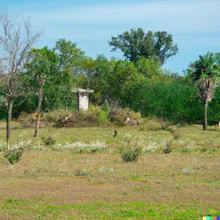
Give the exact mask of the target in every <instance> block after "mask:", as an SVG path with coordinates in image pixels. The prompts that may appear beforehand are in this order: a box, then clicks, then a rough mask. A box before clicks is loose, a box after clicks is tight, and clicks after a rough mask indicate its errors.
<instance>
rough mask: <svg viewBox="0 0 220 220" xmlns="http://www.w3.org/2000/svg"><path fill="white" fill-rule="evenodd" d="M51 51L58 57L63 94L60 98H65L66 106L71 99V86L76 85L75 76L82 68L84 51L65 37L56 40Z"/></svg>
mask: <svg viewBox="0 0 220 220" xmlns="http://www.w3.org/2000/svg"><path fill="white" fill-rule="evenodd" d="M53 51H54V52H55V53H57V55H58V59H59V64H58V70H59V71H60V74H61V75H60V77H61V81H62V84H61V85H60V87H59V89H60V91H61V92H62V94H63V96H62V97H61V99H62V100H65V107H66V108H67V107H68V106H69V105H70V101H71V99H72V95H71V93H70V91H71V89H72V87H73V86H75V85H76V83H77V77H78V75H79V74H81V73H82V70H83V68H82V62H83V60H84V57H85V53H84V52H83V51H82V50H81V49H79V48H77V45H76V43H72V42H71V41H67V40H65V39H60V40H58V41H57V42H56V46H55V47H54V48H53ZM81 76H82V75H81ZM78 79H79V78H78Z"/></svg>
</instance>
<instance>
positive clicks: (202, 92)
mask: <svg viewBox="0 0 220 220" xmlns="http://www.w3.org/2000/svg"><path fill="white" fill-rule="evenodd" d="M190 68H191V70H190V71H191V73H192V79H193V81H194V82H195V81H199V83H198V87H199V96H200V99H201V102H202V105H203V130H207V125H208V120H207V107H208V102H211V101H212V99H213V96H214V88H215V82H217V81H218V80H219V77H220V56H219V53H218V54H213V53H207V54H205V55H204V56H199V60H197V61H195V62H194V63H192V64H191V65H190Z"/></svg>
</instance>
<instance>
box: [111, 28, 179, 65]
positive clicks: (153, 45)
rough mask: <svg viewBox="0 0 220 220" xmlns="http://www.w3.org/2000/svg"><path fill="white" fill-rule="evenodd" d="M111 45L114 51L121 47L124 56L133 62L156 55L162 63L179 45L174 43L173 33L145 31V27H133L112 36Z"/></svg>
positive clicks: (174, 52) (173, 53)
mask: <svg viewBox="0 0 220 220" xmlns="http://www.w3.org/2000/svg"><path fill="white" fill-rule="evenodd" d="M109 45H110V46H112V47H113V49H112V51H115V50H117V49H120V50H121V51H122V52H123V53H124V56H125V57H126V58H127V59H128V60H129V61H131V62H137V61H138V59H139V58H140V57H141V56H143V57H145V58H150V57H155V59H156V60H158V61H160V63H161V64H164V62H165V61H166V60H167V59H168V58H169V57H171V56H173V55H175V54H176V53H177V51H178V47H177V45H175V44H174V43H173V39H172V35H170V34H168V33H167V32H165V31H162V32H160V31H159V32H155V33H153V32H152V31H149V32H147V33H146V34H145V33H144V31H143V29H141V28H138V29H137V30H135V29H131V30H130V32H128V31H126V32H124V33H122V34H120V35H118V36H117V37H112V40H111V41H110V42H109Z"/></svg>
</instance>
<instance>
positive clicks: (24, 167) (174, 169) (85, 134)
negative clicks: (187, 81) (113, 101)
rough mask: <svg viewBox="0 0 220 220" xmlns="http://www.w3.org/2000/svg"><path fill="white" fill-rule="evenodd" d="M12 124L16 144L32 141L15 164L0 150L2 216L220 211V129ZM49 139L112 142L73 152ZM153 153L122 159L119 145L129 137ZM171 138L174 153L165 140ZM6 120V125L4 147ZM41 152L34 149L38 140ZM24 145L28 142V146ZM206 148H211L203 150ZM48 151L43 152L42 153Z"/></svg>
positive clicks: (159, 215)
mask: <svg viewBox="0 0 220 220" xmlns="http://www.w3.org/2000/svg"><path fill="white" fill-rule="evenodd" d="M115 129H118V136H117V137H116V138H113V134H114V130H115ZM32 136H33V129H23V128H20V127H19V124H17V123H15V122H13V130H12V145H14V144H16V142H22V143H24V145H25V143H27V142H28V141H29V140H32V142H31V144H30V145H31V146H30V149H29V150H25V152H24V154H23V155H22V157H21V160H20V161H19V162H18V163H16V164H15V165H11V166H9V165H8V163H7V160H6V159H5V158H4V157H3V152H0V219H168V220H169V219H183V220H185V219H202V216H206V215H209V214H210V215H220V213H219V211H220V210H219V204H220V199H219V198H220V188H219V187H220V182H219V179H220V154H219V153H220V152H219V143H220V135H219V130H216V131H210V130H208V131H206V132H204V131H202V127H197V126H187V127H181V128H178V135H175V138H174V137H173V135H172V132H168V131H164V130H155V131H149V130H145V129H140V127H138V126H137V127H122V128H115V127H106V128H61V129H55V128H52V127H45V128H41V129H40V131H39V138H37V139H34V138H33V137H32ZM45 136H46V137H47V136H51V137H52V138H54V139H55V141H56V144H60V145H61V148H62V146H63V145H65V143H66V142H69V143H74V142H82V143H93V142H96V141H99V142H103V143H106V144H107V145H108V149H109V151H96V152H94V153H88V152H87V153H86V152H82V153H73V152H70V151H65V152H62V150H61V151H58V150H56V151H55V150H54V149H53V147H50V146H44V144H43V141H42V137H45ZM132 136H134V138H133V139H132V141H134V143H137V144H138V145H140V146H142V147H145V146H148V145H149V146H151V147H154V145H155V144H156V146H157V147H158V149H159V150H157V151H156V152H154V151H152V152H150V151H147V152H146V153H145V154H142V155H141V157H140V158H139V159H138V161H137V162H133V163H124V162H123V161H122V158H121V155H120V154H119V152H120V151H119V149H120V148H121V147H122V146H124V145H125V144H126V141H125V140H126V139H127V138H128V137H132ZM169 139H171V148H172V152H171V153H170V154H164V153H163V152H162V145H163V143H164V141H165V140H169ZM4 142H5V123H0V147H1V144H4ZM35 144H36V145H38V144H39V145H40V146H41V148H42V150H41V151H37V150H33V147H34V145H35ZM24 147H25V146H24ZM204 149H205V150H204ZM43 150H45V151H43Z"/></svg>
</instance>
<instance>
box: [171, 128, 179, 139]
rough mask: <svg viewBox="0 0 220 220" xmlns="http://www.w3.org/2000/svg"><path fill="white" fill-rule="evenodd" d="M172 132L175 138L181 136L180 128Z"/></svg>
mask: <svg viewBox="0 0 220 220" xmlns="http://www.w3.org/2000/svg"><path fill="white" fill-rule="evenodd" d="M171 134H172V135H173V138H174V139H178V138H179V137H180V132H179V130H174V131H171Z"/></svg>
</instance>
